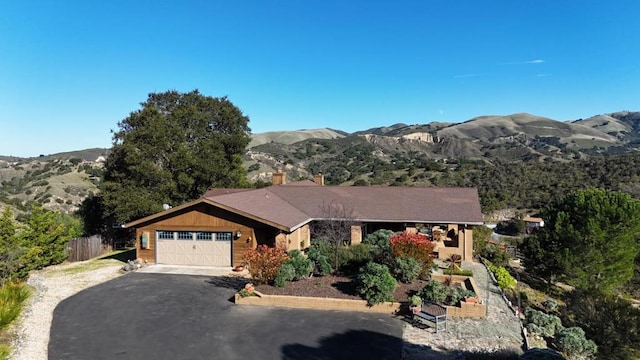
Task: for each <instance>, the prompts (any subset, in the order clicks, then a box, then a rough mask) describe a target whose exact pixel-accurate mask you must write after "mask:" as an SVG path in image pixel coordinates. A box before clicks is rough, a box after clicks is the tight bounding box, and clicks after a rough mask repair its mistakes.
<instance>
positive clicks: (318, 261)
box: [307, 246, 333, 275]
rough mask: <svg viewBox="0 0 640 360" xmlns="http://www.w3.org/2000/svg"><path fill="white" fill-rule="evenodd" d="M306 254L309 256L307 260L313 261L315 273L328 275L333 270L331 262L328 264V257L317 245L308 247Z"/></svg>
mask: <svg viewBox="0 0 640 360" xmlns="http://www.w3.org/2000/svg"><path fill="white" fill-rule="evenodd" d="M307 256H308V257H309V260H311V261H312V262H313V263H314V266H315V272H316V273H318V274H320V275H328V274H331V272H332V271H333V268H332V267H331V264H329V259H328V258H327V256H326V255H325V254H323V253H322V252H321V251H320V250H319V249H318V248H317V247H315V246H312V247H311V248H309V252H307Z"/></svg>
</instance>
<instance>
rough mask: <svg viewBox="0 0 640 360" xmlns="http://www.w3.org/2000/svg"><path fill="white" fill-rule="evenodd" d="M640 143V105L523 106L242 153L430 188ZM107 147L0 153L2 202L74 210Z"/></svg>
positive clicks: (262, 173)
mask: <svg viewBox="0 0 640 360" xmlns="http://www.w3.org/2000/svg"><path fill="white" fill-rule="evenodd" d="M639 149H640V112H630V111H620V112H615V113H610V114H602V115H596V116H593V117H590V118H587V119H579V120H575V121H570V122H563V121H557V120H553V119H549V118H545V117H541V116H536V115H532V114H527V113H518V114H512V115H492V116H479V117H476V118H473V119H470V120H467V121H465V122H461V123H437V122H434V123H429V124H414V125H407V124H404V123H396V124H394V125H391V126H382V127H375V128H371V129H367V130H362V131H358V132H355V133H352V134H348V133H345V132H343V131H340V130H333V129H313V130H298V131H272V132H266V133H258V134H253V135H252V141H251V143H250V145H249V148H248V149H247V152H246V154H245V159H244V160H245V166H246V168H247V170H248V172H247V176H248V178H249V180H250V181H258V180H262V181H269V180H270V178H271V173H272V172H273V171H274V170H275V169H277V168H281V169H283V170H285V171H286V172H287V173H288V178H289V179H291V180H297V179H306V178H310V177H311V176H312V175H313V174H315V173H318V172H322V173H323V174H325V178H326V180H327V183H328V184H345V185H350V184H360V185H366V184H372V185H425V186H430V185H437V184H438V183H439V182H441V180H439V178H438V177H439V176H442V171H445V170H446V169H452V170H455V169H458V168H460V166H462V165H460V164H461V163H462V162H463V161H481V162H485V163H489V164H490V163H502V164H504V163H505V162H506V163H510V162H511V163H522V162H547V161H553V162H565V163H566V162H571V161H574V160H576V159H588V158H590V157H592V156H601V155H615V154H627V153H636V152H638V150H639ZM108 152H109V150H108V149H99V148H96V149H86V150H79V151H73V152H66V153H60V154H52V155H46V156H44V155H43V156H40V157H37V158H29V159H21V158H16V157H8V156H4V157H3V156H0V181H1V183H0V203H2V202H4V203H13V204H14V205H15V204H21V206H24V204H28V203H29V202H33V201H38V202H41V203H44V204H45V206H46V207H50V208H55V209H60V210H63V211H73V210H74V209H75V208H77V205H78V204H79V202H80V201H82V199H83V198H84V197H86V196H87V195H88V194H90V193H91V192H95V191H97V186H96V181H99V172H100V169H99V165H96V164H93V162H94V161H95V160H96V159H98V158H99V157H101V156H107V155H108ZM83 160H84V161H83ZM633 184H635V183H633V182H632V181H630V182H629V185H628V186H631V187H633V186H635V185H633ZM469 185H473V184H469Z"/></svg>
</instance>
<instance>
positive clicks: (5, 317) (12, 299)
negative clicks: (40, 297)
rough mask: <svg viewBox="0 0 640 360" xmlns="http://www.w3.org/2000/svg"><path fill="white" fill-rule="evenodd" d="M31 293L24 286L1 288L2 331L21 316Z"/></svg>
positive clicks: (12, 285)
mask: <svg viewBox="0 0 640 360" xmlns="http://www.w3.org/2000/svg"><path fill="white" fill-rule="evenodd" d="M30 295H31V292H30V291H29V289H28V288H27V287H26V286H25V285H22V284H7V285H5V286H3V287H1V288H0V330H3V329H5V328H6V327H7V326H8V325H9V324H10V323H11V322H12V321H13V320H14V319H15V318H17V317H18V315H20V311H22V305H23V304H24V302H25V301H26V300H27V299H28V298H29V296H30Z"/></svg>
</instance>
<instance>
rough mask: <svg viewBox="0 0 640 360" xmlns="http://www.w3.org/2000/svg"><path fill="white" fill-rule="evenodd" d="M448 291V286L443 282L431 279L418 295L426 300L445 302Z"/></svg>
mask: <svg viewBox="0 0 640 360" xmlns="http://www.w3.org/2000/svg"><path fill="white" fill-rule="evenodd" d="M447 292H448V290H447V287H446V286H445V285H444V284H443V283H441V282H440V281H436V280H430V281H429V282H428V283H427V284H426V285H425V286H424V287H423V288H422V290H420V291H419V292H418V296H420V297H421V298H422V299H423V300H424V301H426V302H432V303H443V302H444V301H445V300H446V299H447V295H448V294H447Z"/></svg>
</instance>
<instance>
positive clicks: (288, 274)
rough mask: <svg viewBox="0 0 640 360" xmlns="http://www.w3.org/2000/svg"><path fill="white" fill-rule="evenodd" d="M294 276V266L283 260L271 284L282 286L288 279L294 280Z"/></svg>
mask: <svg viewBox="0 0 640 360" xmlns="http://www.w3.org/2000/svg"><path fill="white" fill-rule="evenodd" d="M295 277H296V269H295V267H294V266H293V265H292V264H291V263H288V262H285V263H284V264H282V266H280V269H278V273H277V274H276V277H275V279H274V280H273V285H274V286H275V287H284V286H285V285H286V283H287V282H288V281H292V280H294V279H295Z"/></svg>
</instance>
